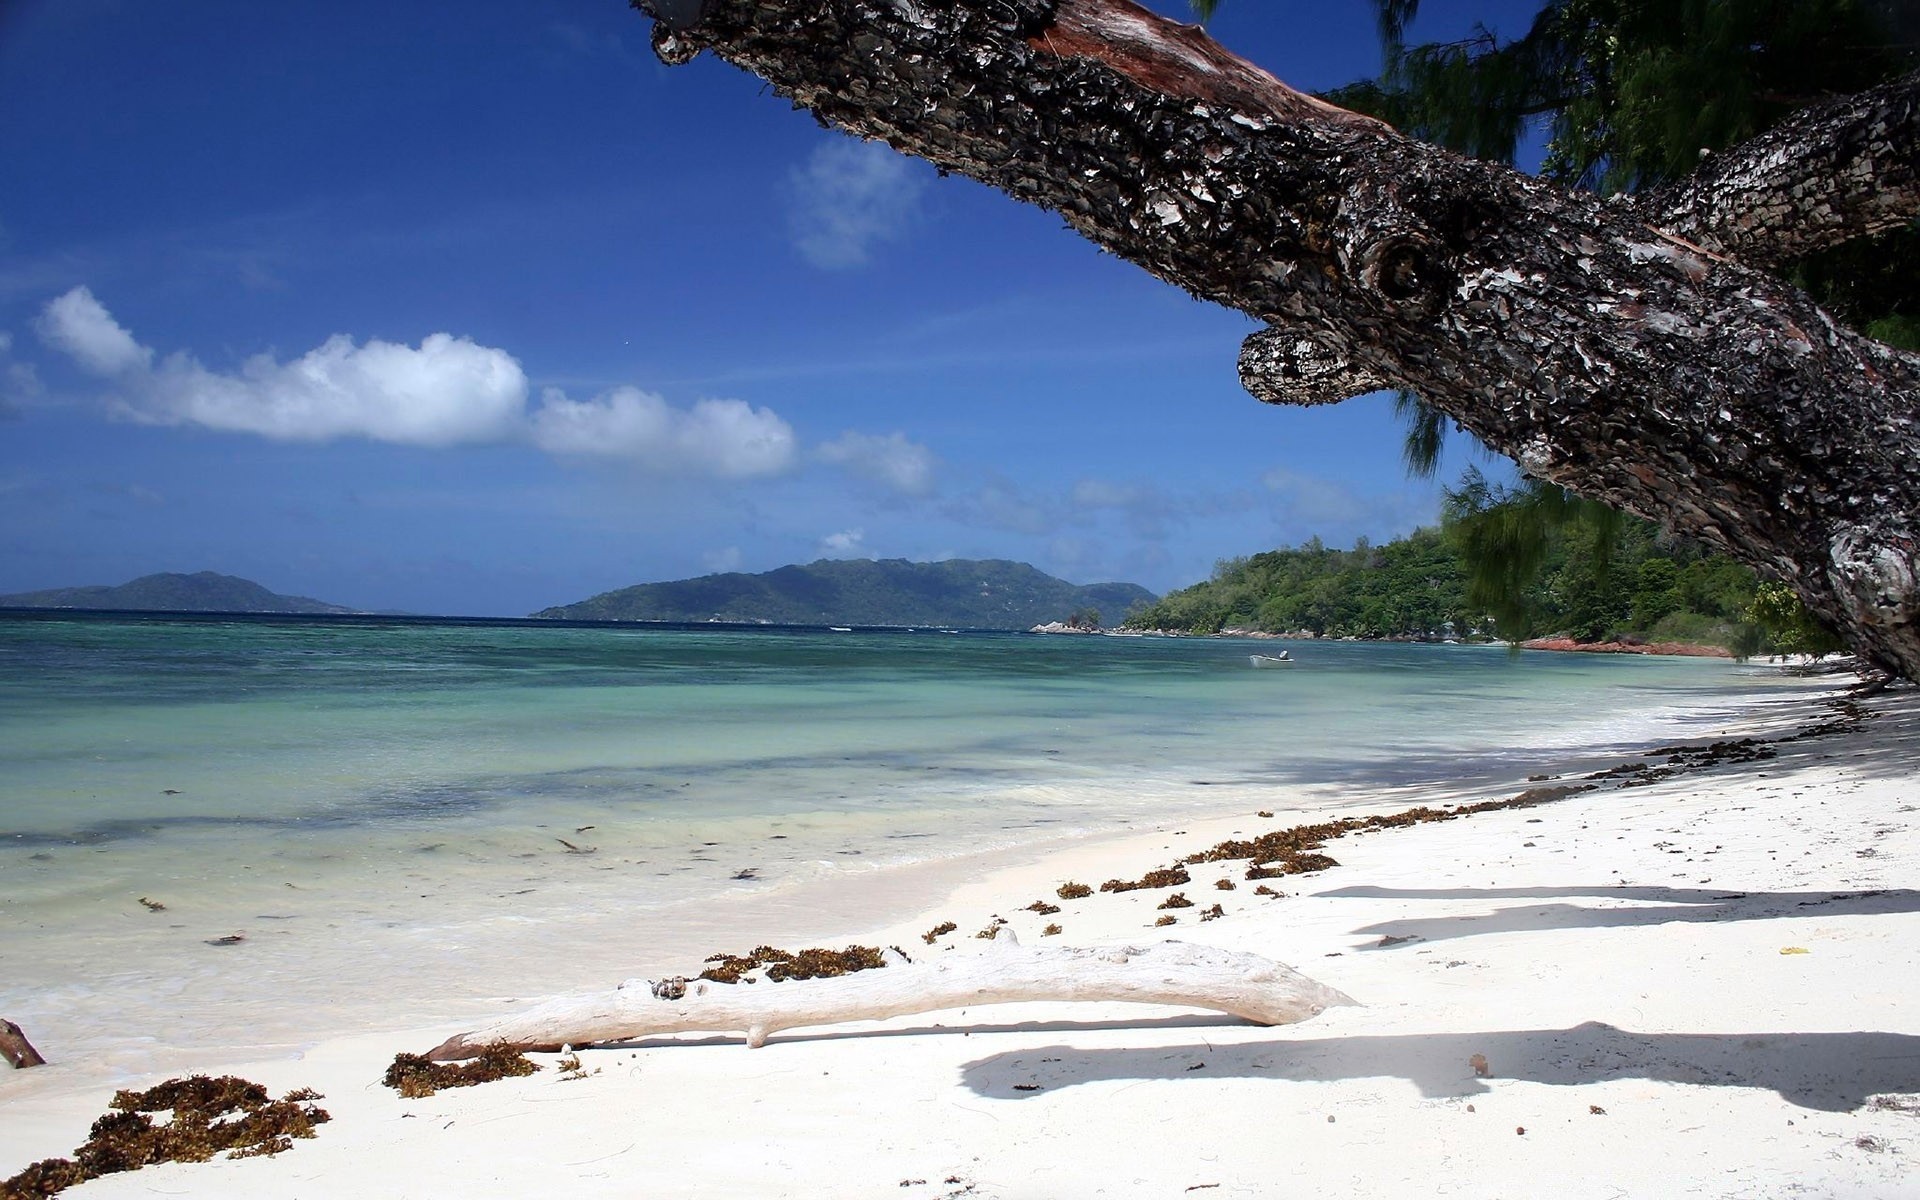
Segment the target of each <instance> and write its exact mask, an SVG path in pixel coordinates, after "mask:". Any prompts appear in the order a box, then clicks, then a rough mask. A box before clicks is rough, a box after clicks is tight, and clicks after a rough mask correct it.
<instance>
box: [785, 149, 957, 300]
mask: <svg viewBox="0 0 1920 1200" xmlns="http://www.w3.org/2000/svg"><path fill="white" fill-rule="evenodd" d="M789 182H790V186H791V191H792V197H793V210H792V212H791V214H790V218H789V220H790V224H791V229H792V234H793V243H794V247H795V248H796V249H798V250H799V251H800V255H801V257H802V258H805V259H806V260H807V261H808V262H810V263H812V264H813V265H814V266H816V267H824V268H827V269H828V270H841V269H845V268H848V267H857V266H860V265H862V264H864V263H865V262H866V261H867V260H868V259H869V258H870V257H871V256H872V253H873V249H874V247H875V246H877V245H879V244H880V243H882V242H887V241H891V240H893V239H895V238H898V237H899V236H900V235H901V234H903V233H905V232H906V230H907V229H908V227H909V226H910V225H912V223H913V219H914V217H915V216H916V215H917V213H918V211H919V205H920V195H921V193H922V191H924V190H925V188H926V178H925V176H924V175H923V174H922V173H921V171H920V170H919V169H918V167H917V166H916V165H915V164H914V163H912V162H911V161H909V160H908V159H906V158H905V157H903V156H902V155H900V154H897V153H895V152H894V151H893V150H892V149H891V148H889V147H888V146H886V145H885V144H883V143H880V142H859V141H854V140H852V139H846V138H842V139H837V140H835V141H831V142H826V143H823V144H822V145H821V146H820V147H819V149H817V150H815V151H814V152H813V154H812V155H810V156H809V157H808V159H807V161H806V164H805V165H804V166H802V167H799V168H798V169H796V170H795V171H794V173H793V175H792V177H791V179H790V181H789Z"/></svg>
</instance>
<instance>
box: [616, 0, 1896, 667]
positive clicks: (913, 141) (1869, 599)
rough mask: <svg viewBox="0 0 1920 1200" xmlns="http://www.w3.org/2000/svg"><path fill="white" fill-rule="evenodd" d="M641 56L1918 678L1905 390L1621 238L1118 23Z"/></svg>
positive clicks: (1741, 292) (1680, 251)
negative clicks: (1228, 322) (1226, 309)
mask: <svg viewBox="0 0 1920 1200" xmlns="http://www.w3.org/2000/svg"><path fill="white" fill-rule="evenodd" d="M635 2H636V3H638V4H641V5H642V6H645V5H646V4H647V3H649V2H657V0H635ZM655 38H656V45H658V46H659V47H660V48H661V49H662V52H663V56H664V57H667V58H669V59H672V60H680V59H684V58H685V57H688V56H690V55H691V54H694V53H698V52H699V51H700V50H702V49H707V50H711V51H713V52H714V53H717V54H719V55H720V56H722V57H723V58H725V59H727V60H728V61H730V62H733V63H735V64H737V65H739V66H742V67H744V68H746V69H747V70H749V71H752V72H753V73H755V74H757V75H760V76H761V77H763V78H765V79H767V80H770V81H771V82H772V83H773V84H774V86H775V88H776V89H777V90H778V91H780V92H781V93H782V94H784V95H787V96H789V97H791V98H792V99H793V100H794V101H795V102H796V103H797V104H799V105H802V106H804V107H806V108H809V109H811V110H812V111H813V112H814V114H815V115H816V116H818V117H819V118H820V119H821V120H823V121H826V122H830V123H832V124H835V125H838V126H840V127H842V128H845V129H848V130H850V131H852V132H854V133H857V134H860V135H862V136H866V137H878V138H883V139H885V140H886V141H887V142H889V143H890V144H891V145H893V146H894V147H896V148H898V149H900V150H903V151H905V152H907V153H909V154H915V155H918V156H920V157H922V158H925V159H927V160H929V161H931V162H932V163H934V164H935V165H936V166H939V167H941V168H942V169H944V170H947V171H953V172H958V173H961V174H965V175H968V176H970V177H972V178H974V179H978V180H981V181H983V182H985V183H989V184H992V185H993V186H996V187H999V188H1001V189H1003V190H1005V191H1006V192H1008V193H1009V194H1010V195H1012V196H1014V197H1016V198H1017V199H1021V200H1026V201H1029V202H1031V203H1035V204H1040V205H1044V206H1046V207H1048V208H1051V209H1054V210H1056V211H1058V212H1059V213H1061V214H1062V215H1063V216H1064V217H1065V219H1066V221H1067V223H1068V224H1069V225H1071V226H1072V227H1073V228H1074V229H1075V230H1077V231H1078V232H1080V233H1081V234H1082V235H1084V236H1085V237H1087V238H1089V239H1090V240H1092V241H1094V242H1095V243H1097V244H1099V245H1100V246H1102V247H1104V248H1106V249H1108V250H1110V251H1112V252H1113V253H1115V254H1118V255H1120V256H1122V257H1125V258H1128V259H1130V260H1132V261H1133V262H1135V263H1138V264H1139V265H1141V266H1143V267H1145V268H1146V269H1147V270H1149V271H1151V272H1153V273H1154V274H1155V275H1158V276H1159V277H1161V278H1162V279H1166V280H1168V281H1170V282H1172V283H1175V284H1177V285H1179V286H1181V287H1183V288H1185V289H1187V290H1188V291H1190V292H1191V293H1193V294H1194V295H1196V296H1199V297H1202V298H1204V299H1208V300H1213V301H1217V302H1218V303H1221V304H1225V305H1228V306H1231V307H1233V308H1237V309H1239V310H1241V311H1243V312H1246V313H1248V314H1251V315H1253V316H1255V317H1258V318H1260V319H1262V320H1264V321H1266V322H1268V323H1269V324H1272V325H1274V326H1276V327H1278V328H1280V329H1283V330H1285V331H1287V334H1288V335H1304V338H1303V344H1306V345H1308V346H1309V347H1310V348H1311V349H1312V351H1313V353H1312V354H1311V355H1309V356H1306V357H1303V356H1300V355H1294V356H1293V357H1292V359H1291V360H1290V365H1288V366H1287V367H1286V368H1285V369H1284V370H1282V371H1281V372H1280V374H1281V376H1283V377H1285V376H1286V375H1287V372H1289V371H1291V372H1292V375H1293V377H1295V378H1296V379H1297V380H1299V381H1306V380H1308V379H1309V378H1310V377H1311V378H1312V379H1313V380H1315V381H1314V382H1311V383H1310V384H1307V383H1304V382H1303V383H1299V384H1298V385H1295V386H1289V387H1275V388H1271V389H1269V390H1268V391H1267V392H1265V393H1263V395H1265V396H1266V397H1267V398H1280V399H1285V400H1288V401H1295V400H1306V401H1309V402H1316V403H1317V402H1323V401H1325V400H1328V399H1331V398H1332V393H1333V392H1336V391H1339V390H1342V389H1343V388H1344V389H1352V388H1355V387H1359V388H1362V389H1363V390H1364V388H1365V386H1366V385H1367V384H1368V383H1369V382H1371V381H1382V382H1386V381H1390V382H1391V383H1392V384H1393V385H1394V386H1401V387H1406V388H1408V389H1410V390H1413V391H1415V392H1417V393H1418V394H1419V395H1420V396H1421V397H1422V398H1423V399H1425V400H1426V401H1427V402H1428V403H1430V404H1432V405H1433V406H1434V407H1436V408H1439V409H1441V410H1443V411H1445V412H1446V413H1447V414H1448V415H1449V416H1451V417H1453V418H1454V419H1455V420H1457V421H1458V422H1460V424H1461V425H1463V426H1464V427H1465V428H1467V429H1468V430H1470V431H1471V432H1472V433H1474V434H1475V435H1476V436H1477V437H1479V438H1480V439H1481V440H1482V441H1484V442H1486V443H1487V444H1488V445H1490V446H1492V447H1494V448H1495V449H1498V450H1501V451H1503V452H1505V453H1507V454H1510V455H1513V456H1514V457H1516V458H1518V459H1520V460H1521V462H1522V463H1523V465H1524V466H1525V467H1526V469H1527V470H1528V471H1529V472H1531V473H1532V474H1534V475H1537V476H1540V477H1542V478H1545V479H1549V480H1552V481H1553V482H1556V483H1560V484H1562V485H1563V486H1565V487H1567V488H1569V489H1571V490H1573V491H1575V492H1578V493H1580V494H1581V495H1585V496H1590V497H1593V498H1595V499H1600V500H1605V501H1607V502H1608V503H1611V504H1614V505H1616V506H1619V507H1623V508H1626V509H1628V510H1630V511H1633V512H1636V513H1639V514H1641V515H1642V516H1646V517H1650V518H1653V519H1656V520H1660V521H1663V522H1665V523H1667V524H1669V525H1670V526H1672V527H1674V528H1676V529H1677V530H1680V531H1682V532H1685V533H1688V534H1691V535H1692V536H1694V537H1697V538H1700V539H1702V540H1705V541H1707V542H1709V543H1711V544H1714V545H1717V546H1719V547H1721V548H1723V549H1725V550H1727V551H1729V552H1731V553H1732V554H1733V555H1735V556H1736V557H1738V558H1740V559H1742V560H1744V561H1746V562H1747V563H1749V564H1752V565H1754V566H1757V567H1759V568H1761V569H1762V570H1764V571H1766V572H1768V573H1769V574H1773V575H1777V576H1779V577H1780V578H1782V579H1784V580H1785V581H1786V582H1788V583H1789V584H1790V585H1791V586H1792V587H1793V588H1794V590H1795V592H1796V593H1797V594H1798V595H1799V596H1800V597H1801V599H1802V600H1804V601H1805V602H1806V603H1807V604H1808V605H1809V607H1811V608H1812V609H1813V611H1814V612H1816V613H1818V614H1820V615H1821V616H1822V617H1824V618H1826V619H1827V620H1828V621H1830V622H1831V623H1833V624H1834V625H1835V627H1836V628H1839V629H1841V630H1843V631H1844V632H1845V633H1846V635H1847V636H1848V639H1849V642H1850V643H1851V644H1852V645H1853V646H1854V647H1856V648H1857V649H1858V650H1859V651H1860V652H1861V653H1862V654H1863V655H1865V656H1866V657H1867V658H1869V659H1871V660H1873V661H1875V662H1877V663H1880V664H1881V665H1884V666H1887V667H1888V668H1890V669H1892V670H1894V671H1896V672H1898V673H1901V674H1904V675H1906V676H1908V677H1909V678H1920V582H1917V581H1916V576H1920V472H1916V471H1915V470H1914V468H1913V464H1914V463H1915V462H1916V461H1920V361H1917V360H1914V359H1911V358H1908V357H1906V356H1903V355H1901V354H1898V353H1897V352H1895V351H1892V350H1890V349H1889V348H1887V347H1886V346H1883V345H1881V344H1879V343H1877V342H1874V341H1872V340H1871V339H1867V338H1864V337H1861V336H1859V335H1857V334H1854V333H1852V332H1850V331H1848V330H1846V329H1844V328H1842V327H1840V326H1839V325H1838V324H1837V323H1836V322H1834V321H1833V320H1832V319H1830V318H1829V317H1828V316H1827V314H1825V313H1823V312H1822V311H1820V309H1819V308H1818V307H1817V306H1815V305H1814V304H1813V303H1812V302H1811V301H1810V300H1809V299H1808V298H1807V297H1806V296H1805V295H1803V294H1801V293H1799V292H1797V291H1795V290H1794V289H1792V288H1791V287H1789V286H1787V285H1786V284H1784V283H1782V282H1781V281H1780V280H1778V279H1775V278H1773V277H1771V276H1768V275H1765V274H1762V273H1759V272H1756V271H1753V270H1750V269H1747V268H1746V267H1743V266H1741V265H1739V264H1738V263H1735V262H1730V261H1726V260H1724V259H1721V258H1719V257H1717V256H1715V255H1712V254H1708V253H1704V252H1701V251H1699V250H1698V249H1696V248H1690V247H1689V246H1688V245H1687V244H1686V243H1685V241H1684V240H1682V239H1680V238H1676V237H1674V236H1672V235H1669V234H1664V233H1660V232H1658V231H1656V230H1653V229H1650V228H1648V226H1647V224H1646V222H1645V221H1644V219H1642V217H1641V215H1640V212H1641V210H1639V209H1638V208H1637V207H1635V206H1633V205H1625V204H1608V203H1606V202H1604V201H1602V200H1601V199H1600V198H1598V197H1596V196H1593V195H1590V194H1587V193H1582V192H1576V191H1566V190H1561V189H1557V188H1553V187H1550V186H1548V185H1546V184H1544V183H1541V182H1540V181H1538V180H1534V179H1530V178H1528V177H1526V176H1523V175H1521V174H1519V173H1517V172H1515V171H1512V170H1510V169H1508V168H1505V167H1500V166H1496V165H1493V164H1489V163H1483V162H1475V161H1472V160H1468V159H1464V158H1461V157H1460V156H1458V155H1454V154H1450V153H1448V152H1446V151H1443V150H1440V149H1437V148H1435V147H1432V146H1428V145H1425V144H1423V143H1420V142H1416V141H1413V140H1411V139H1409V138H1406V137H1403V136H1401V135H1399V134H1397V133H1395V132H1394V131H1392V130H1391V129H1389V128H1387V127H1386V126H1384V125H1381V124H1380V123H1378V122H1376V121H1373V120H1371V119H1369V118H1365V117H1361V116H1357V115H1355V114H1352V113H1347V112H1344V111H1342V110H1340V109H1336V108H1332V107H1331V106H1329V105H1327V104H1325V103H1323V102H1319V101H1315V100H1312V99H1311V98H1309V97H1306V96H1303V95H1301V94H1300V93H1298V92H1295V91H1293V90H1292V89H1290V88H1288V87H1286V85H1284V84H1282V83H1281V82H1280V81H1279V80H1277V79H1274V78H1273V77H1272V76H1271V75H1268V74H1266V73H1265V72H1263V71H1260V70H1259V69H1258V68H1257V67H1253V66H1252V65H1250V64H1247V63H1244V62H1241V61H1240V60H1238V59H1236V58H1234V57H1233V56H1232V55H1230V54H1228V53H1227V52H1226V51H1225V50H1222V49H1221V48H1220V47H1218V46H1217V45H1215V44H1214V43H1212V42H1211V41H1210V40H1209V39H1207V38H1206V37H1205V35H1204V34H1203V33H1201V32H1200V31H1198V30H1196V29H1194V28H1192V27H1190V26H1183V25H1179V24H1177V23H1175V22H1172V21H1168V20H1165V19H1164V18H1161V17H1158V16H1155V15H1154V14H1152V13H1150V12H1148V11H1146V10H1145V9H1142V8H1139V7H1138V6H1136V5H1134V4H1132V3H1131V2H1130V0H945V2H943V3H937V4H936V3H932V2H931V0H704V4H703V8H702V11H701V12H700V14H699V15H698V18H697V20H696V21H695V22H694V23H693V24H692V25H690V26H688V27H685V28H680V29H677V30H673V31H668V30H666V28H665V27H664V26H661V27H659V28H658V29H656V35H655ZM1876 161H1877V160H1876ZM1308 358H1312V359H1313V360H1314V362H1308V361H1307V359H1308ZM1315 363H1318V364H1320V365H1318V366H1316V365H1315ZM1323 368H1324V369H1323ZM1252 375H1253V377H1254V379H1255V380H1256V383H1257V381H1258V380H1259V379H1260V378H1261V377H1262V376H1261V372H1260V371H1259V370H1256V371H1254V372H1252Z"/></svg>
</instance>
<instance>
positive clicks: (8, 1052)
mask: <svg viewBox="0 0 1920 1200" xmlns="http://www.w3.org/2000/svg"><path fill="white" fill-rule="evenodd" d="M0 1058H4V1059H6V1060H7V1062H8V1063H10V1064H12V1066H13V1067H14V1068H15V1069H16V1070H19V1069H24V1068H26V1067H44V1066H46V1065H47V1060H46V1059H44V1058H42V1057H40V1052H39V1051H38V1050H35V1049H34V1048H33V1043H32V1042H29V1041H28V1040H27V1035H26V1034H24V1033H21V1032H20V1027H19V1026H18V1025H15V1024H14V1023H13V1022H12V1021H9V1020H6V1019H5V1018H0Z"/></svg>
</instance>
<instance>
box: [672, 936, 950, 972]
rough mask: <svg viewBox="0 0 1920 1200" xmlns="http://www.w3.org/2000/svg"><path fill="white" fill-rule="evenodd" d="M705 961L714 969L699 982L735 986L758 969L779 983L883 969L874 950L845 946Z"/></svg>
mask: <svg viewBox="0 0 1920 1200" xmlns="http://www.w3.org/2000/svg"><path fill="white" fill-rule="evenodd" d="M949 932H951V930H949ZM707 961H708V962H710V963H712V964H714V965H713V966H710V967H708V968H707V969H706V970H704V971H702V972H700V978H702V979H707V980H711V981H713V982H714V983H739V982H740V980H741V978H742V977H743V976H745V975H746V974H747V973H748V972H749V971H752V970H754V969H756V968H758V967H765V968H766V969H767V973H766V974H767V978H768V979H769V980H771V981H772V982H774V983H779V982H780V981H782V980H786V979H830V978H832V977H834V976H836V975H850V974H852V973H853V972H855V971H868V970H872V969H873V968H875V967H884V966H886V965H887V960H886V957H885V956H884V955H882V954H881V952H880V948H879V947H878V946H848V947H847V948H846V949H845V950H823V949H818V948H814V949H808V950H802V951H800V952H798V953H789V952H787V951H785V950H776V949H774V948H773V947H772V946H756V947H754V950H753V953H751V954H715V955H712V956H710V957H709V958H708V959H707Z"/></svg>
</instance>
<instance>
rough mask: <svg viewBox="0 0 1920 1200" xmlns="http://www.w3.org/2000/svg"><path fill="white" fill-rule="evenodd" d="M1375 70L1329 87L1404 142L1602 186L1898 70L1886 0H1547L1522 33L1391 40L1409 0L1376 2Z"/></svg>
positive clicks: (1623, 183) (1899, 48) (1741, 136)
mask: <svg viewBox="0 0 1920 1200" xmlns="http://www.w3.org/2000/svg"><path fill="white" fill-rule="evenodd" d="M1374 7H1375V11H1376V13H1377V14H1378V16H1379V18H1380V25H1381V34H1382V45H1383V47H1384V48H1385V50H1386V52H1387V57H1388V66H1387V71H1386V74H1385V75H1384V76H1382V77H1381V78H1380V79H1377V80H1367V81H1363V82H1361V83H1356V84H1353V85H1350V86H1348V87H1346V88H1342V89H1339V90H1338V91H1336V92H1333V93H1331V94H1330V98H1331V99H1332V100H1334V102H1335V103H1338V104H1342V105H1344V106H1346V107H1349V108H1357V109H1359V110H1361V111H1364V112H1370V113H1373V114H1375V115H1377V116H1379V117H1382V118H1383V119H1385V120H1387V121H1389V122H1391V123H1393V124H1394V125H1396V126H1398V127H1400V128H1402V129H1405V130H1406V131H1408V132H1409V133H1412V134H1414V135H1415V136H1417V137H1422V138H1425V139H1427V140H1429V141H1433V142H1437V143H1439V144H1441V145H1444V146H1447V147H1449V148H1450V149H1454V150H1458V151H1460V152H1461V153H1464V154H1471V155H1475V156H1477V157H1480V158H1489V159H1496V160H1499V161H1503V162H1505V161H1511V160H1512V158H1513V155H1514V151H1515V149H1516V148H1517V147H1518V145H1519V143H1520V139H1521V137H1522V136H1523V134H1524V133H1525V132H1526V130H1527V129H1528V127H1529V126H1530V124H1531V123H1533V122H1536V121H1538V122H1543V123H1544V124H1545V128H1546V133H1547V155H1546V162H1545V165H1544V167H1543V169H1542V173H1543V174H1544V175H1545V176H1546V177H1547V178H1549V179H1552V180H1554V181H1556V182H1559V183H1564V184H1576V185H1584V186H1587V187H1592V188H1596V189H1598V190H1600V191H1602V192H1619V191H1631V190H1634V189H1635V188H1639V187H1644V186H1647V185H1649V184H1652V183H1657V182H1662V181H1665V180H1669V179H1674V178H1677V177H1679V176H1681V175H1684V174H1686V173H1688V172H1689V171H1691V170H1693V168H1694V167H1695V166H1697V165H1698V163H1699V160H1700V155H1701V153H1702V152H1703V151H1712V150H1719V149H1722V148H1724V147H1727V146H1730V145H1733V144H1735V143H1736V142H1740V141H1744V140H1745V139H1747V138H1750V137H1752V136H1753V135H1754V134H1756V133H1759V132H1760V131H1761V130H1763V129H1766V128H1767V127H1768V126H1770V125H1773V124H1774V123H1776V122H1777V121H1779V120H1780V119H1781V118H1782V117H1784V116H1785V115H1786V114H1788V113H1789V112H1792V111H1793V110H1794V109H1797V108H1800V107H1803V106H1804V105H1806V104H1809V103H1812V102H1813V101H1815V100H1818V99H1820V98H1822V97H1824V96H1831V95H1837V94H1842V93H1847V92H1855V91H1859V90H1861V89H1863V88H1867V87H1871V86H1872V85H1873V84H1875V83H1878V82H1880V81H1882V80H1884V79H1888V78H1891V77H1893V76H1894V75H1897V74H1899V73H1900V72H1901V71H1903V70H1908V69H1911V67H1912V63H1913V59H1914V53H1913V48H1912V47H1911V46H1909V45H1905V44H1903V43H1902V41H1901V39H1900V36H1899V35H1898V33H1897V31H1896V28H1895V26H1896V24H1897V21H1898V18H1899V14H1898V9H1897V6H1896V5H1895V4H1894V3H1893V2H1891V0H1547V2H1546V3H1544V4H1542V5H1541V8H1540V11H1539V13H1538V14H1537V15H1536V16H1535V18H1534V20H1533V23H1532V24H1531V26H1529V28H1528V29H1527V31H1526V33H1524V34H1523V35H1521V36H1520V37H1518V38H1512V39H1507V40H1502V39H1500V38H1498V37H1496V36H1495V35H1494V34H1492V33H1490V32H1488V31H1487V30H1486V29H1485V28H1479V29H1477V30H1476V32H1475V34H1474V35H1473V36H1471V37H1469V38H1466V39H1465V40H1462V41H1457V42H1446V43H1436V44H1429V45H1421V46H1413V47H1404V46H1402V45H1401V39H1400V33H1401V31H1402V30H1403V29H1404V28H1405V25H1406V23H1407V21H1408V20H1410V19H1411V18H1412V16H1413V15H1414V14H1415V13H1416V12H1417V10H1418V3H1417V0H1375V4H1374Z"/></svg>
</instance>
